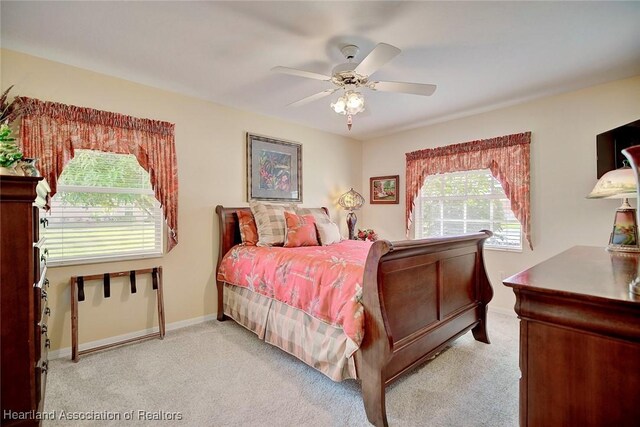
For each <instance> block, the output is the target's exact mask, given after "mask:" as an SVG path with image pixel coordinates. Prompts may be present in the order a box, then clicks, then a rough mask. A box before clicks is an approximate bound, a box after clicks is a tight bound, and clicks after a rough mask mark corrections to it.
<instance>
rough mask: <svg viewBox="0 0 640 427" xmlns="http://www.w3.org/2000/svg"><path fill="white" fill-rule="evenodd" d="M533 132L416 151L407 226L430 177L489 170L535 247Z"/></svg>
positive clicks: (410, 156) (410, 166)
mask: <svg viewBox="0 0 640 427" xmlns="http://www.w3.org/2000/svg"><path fill="white" fill-rule="evenodd" d="M530 144H531V132H525V133H518V134H513V135H506V136H500V137H497V138H491V139H482V140H479V141H471V142H465V143H462V144H453V145H447V146H444V147H438V148H429V149H425V150H419V151H413V152H411V153H407V154H406V158H407V190H406V191H407V192H406V226H407V234H408V233H409V228H410V227H411V215H412V214H413V210H414V207H415V198H416V197H417V196H418V192H419V191H420V189H421V188H422V186H423V185H424V180H425V179H426V177H427V176H428V175H434V174H438V173H447V172H458V171H465V170H476V169H489V170H490V171H491V174H492V175H493V176H494V177H495V178H496V179H497V180H498V181H499V182H500V184H502V188H503V189H504V192H505V194H506V195H507V198H508V199H509V201H510V202H511V210H512V211H513V213H514V215H515V217H516V218H517V219H518V221H520V224H521V225H522V230H523V233H524V235H525V238H526V239H527V242H529V247H530V248H531V249H533V245H532V244H531V225H530V220H531V207H530V201H529V181H530V179H529V169H530V161H529V146H530Z"/></svg>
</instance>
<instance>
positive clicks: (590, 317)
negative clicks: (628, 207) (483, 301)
mask: <svg viewBox="0 0 640 427" xmlns="http://www.w3.org/2000/svg"><path fill="white" fill-rule="evenodd" d="M639 266H640V255H639V254H629V253H626V254H625V253H610V252H607V251H606V250H605V249H604V248H598V247H587V246H577V247H574V248H571V249H569V250H568V251H565V252H563V253H561V254H559V255H557V256H555V257H553V258H551V259H549V260H547V261H544V262H542V263H540V264H538V265H536V266H534V267H532V268H530V269H528V270H525V271H523V272H521V273H518V274H516V275H515V276H512V277H509V278H508V279H506V280H505V281H504V284H505V285H506V286H510V287H512V288H513V291H514V292H515V294H516V306H515V310H516V313H518V316H519V317H520V370H521V372H522V377H521V379H520V425H521V426H523V427H524V426H616V427H623V426H638V425H640V296H635V295H633V294H630V293H629V291H628V284H629V282H630V281H631V280H633V278H635V277H636V276H637V275H638V272H639V269H638V267H639Z"/></svg>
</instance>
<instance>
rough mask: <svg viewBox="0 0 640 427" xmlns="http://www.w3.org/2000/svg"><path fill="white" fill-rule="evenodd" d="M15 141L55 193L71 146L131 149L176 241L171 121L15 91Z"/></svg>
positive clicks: (170, 243) (172, 243)
mask: <svg viewBox="0 0 640 427" xmlns="http://www.w3.org/2000/svg"><path fill="white" fill-rule="evenodd" d="M18 103H19V104H18V108H19V109H20V112H21V114H22V116H21V123H20V142H21V145H22V151H23V153H24V155H25V157H35V158H38V159H39V160H38V169H39V170H40V172H41V173H42V176H44V177H45V178H46V180H47V182H48V183H49V186H50V187H51V196H53V195H54V194H55V193H56V189H57V187H58V177H59V176H60V174H61V173H62V169H63V168H64V166H65V165H66V164H67V162H68V161H69V160H71V159H72V158H73V156H74V150H76V149H86V150H99V151H108V152H112V153H119V154H133V155H135V156H136V158H137V159H138V162H139V163H140V165H141V166H142V167H143V168H144V169H145V170H146V171H147V172H149V176H150V177H151V186H152V187H153V190H154V192H155V196H156V198H157V199H158V201H159V202H160V204H161V205H162V212H163V214H164V217H165V220H166V221H167V228H168V242H167V250H168V251H170V250H171V249H172V248H173V247H174V246H175V245H176V244H177V243H178V162H177V159H176V149H175V141H174V124H172V123H168V122H161V121H156V120H149V119H138V118H135V117H131V116H125V115H123V114H118V113H110V112H107V111H100V110H94V109H91V108H82V107H76V106H72V105H65V104H59V103H55V102H45V101H40V100H38V99H33V98H27V97H19V98H18Z"/></svg>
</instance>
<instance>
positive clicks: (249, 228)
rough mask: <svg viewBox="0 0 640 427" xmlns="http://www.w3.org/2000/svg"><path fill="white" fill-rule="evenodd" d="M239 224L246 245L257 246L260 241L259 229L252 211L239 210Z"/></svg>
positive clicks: (243, 242)
mask: <svg viewBox="0 0 640 427" xmlns="http://www.w3.org/2000/svg"><path fill="white" fill-rule="evenodd" d="M238 224H239V225H240V237H241V238H242V244H243V245H245V246H255V245H256V243H258V229H257V228H256V221H255V219H253V215H252V214H251V212H247V211H238Z"/></svg>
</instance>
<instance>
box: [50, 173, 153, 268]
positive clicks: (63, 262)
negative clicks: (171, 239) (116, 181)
mask: <svg viewBox="0 0 640 427" xmlns="http://www.w3.org/2000/svg"><path fill="white" fill-rule="evenodd" d="M140 167H141V166H140ZM57 191H58V193H63V192H75V193H116V194H141V195H148V196H151V197H153V198H154V200H155V204H154V207H153V210H154V224H155V225H154V228H155V232H154V236H155V237H154V238H155V240H156V242H158V243H157V245H155V247H154V249H153V251H142V252H137V253H130V254H116V255H102V254H101V255H92V256H89V257H87V256H84V257H83V256H78V257H66V258H62V259H57V260H56V259H53V258H50V259H49V260H47V265H48V266H50V267H57V266H68V265H79V264H97V263H104V262H116V261H130V260H138V259H148V258H160V257H162V256H163V255H164V245H165V241H164V234H165V229H164V228H165V225H164V215H163V212H162V207H161V206H160V203H159V202H158V200H157V199H156V198H155V193H154V191H153V190H152V189H151V188H146V189H144V188H121V187H120V188H118V187H97V186H78V185H64V184H59V185H58V190H57ZM58 203H59V202H57V201H56V196H54V197H53V198H52V200H51V210H50V211H49V212H47V213H45V214H44V215H41V216H42V217H43V218H46V219H47V220H48V226H47V227H46V228H45V230H43V231H42V232H41V234H43V235H44V236H45V246H46V235H47V232H48V231H49V232H51V231H52V230H62V233H63V234H64V226H57V227H56V226H55V225H54V224H55V222H54V221H52V219H54V218H55V217H56V208H58V209H62V208H61V207H60V205H59V204H58ZM72 209H78V207H74V208H72ZM80 209H81V207H80ZM60 217H62V218H65V216H64V213H61V215H60ZM67 218H68V217H67ZM50 239H51V238H50ZM50 239H49V240H50Z"/></svg>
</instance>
